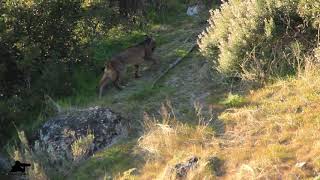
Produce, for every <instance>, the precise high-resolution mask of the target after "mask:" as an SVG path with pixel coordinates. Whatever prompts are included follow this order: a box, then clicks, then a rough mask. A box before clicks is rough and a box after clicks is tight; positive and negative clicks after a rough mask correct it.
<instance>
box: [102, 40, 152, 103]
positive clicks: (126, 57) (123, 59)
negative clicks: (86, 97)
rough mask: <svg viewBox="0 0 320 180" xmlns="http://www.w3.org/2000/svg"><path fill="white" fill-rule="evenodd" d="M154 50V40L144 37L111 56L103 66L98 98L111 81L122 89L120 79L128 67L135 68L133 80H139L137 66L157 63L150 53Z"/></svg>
mask: <svg viewBox="0 0 320 180" xmlns="http://www.w3.org/2000/svg"><path fill="white" fill-rule="evenodd" d="M155 48H156V43H155V40H154V39H153V38H151V37H149V36H146V38H145V40H144V41H142V42H140V43H139V44H137V45H135V46H132V47H130V48H128V49H126V50H124V51H123V52H120V53H119V54H117V55H115V56H113V57H112V58H111V60H110V61H108V62H107V63H106V65H105V69H104V74H103V76H102V78H101V80H100V90H99V97H101V96H102V93H103V90H104V88H105V86H106V85H107V84H108V83H109V82H110V81H111V82H112V83H113V85H114V86H115V87H116V88H118V89H119V90H121V89H122V87H121V83H122V78H123V76H124V74H125V72H126V68H127V66H128V65H133V66H134V67H135V78H139V77H140V75H139V66H140V64H142V63H143V62H145V61H152V62H153V63H155V64H158V61H157V60H155V59H154V58H152V52H153V51H154V49H155Z"/></svg>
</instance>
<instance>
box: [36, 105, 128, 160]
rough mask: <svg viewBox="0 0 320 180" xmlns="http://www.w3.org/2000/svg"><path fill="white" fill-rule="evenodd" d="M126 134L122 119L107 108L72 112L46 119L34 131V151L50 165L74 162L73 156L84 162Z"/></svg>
mask: <svg viewBox="0 0 320 180" xmlns="http://www.w3.org/2000/svg"><path fill="white" fill-rule="evenodd" d="M126 134H127V129H126V127H125V126H124V119H123V118H122V117H121V116H120V115H118V114H117V113H114V112H113V111H111V110H110V109H108V108H101V107H94V108H88V109H81V110H73V111H70V112H64V113H60V114H58V115H57V116H56V117H53V118H51V119H49V120H48V121H47V122H46V123H45V124H44V125H43V126H42V127H41V128H40V129H39V131H38V132H37V135H36V138H35V139H36V140H35V141H34V142H33V148H34V150H35V152H45V153H46V154H47V155H48V156H49V161H51V162H56V161H58V162H59V161H60V160H68V161H69V160H75V154H77V155H79V154H80V155H82V157H81V158H84V159H85V158H86V157H88V156H89V155H91V154H92V153H94V152H96V151H98V150H100V149H103V148H105V147H108V146H110V145H112V144H113V143H114V142H116V141H117V140H118V139H119V138H120V137H123V136H126ZM84 146H85V147H84ZM74 151H77V152H76V153H75V152H74ZM81 153H82V154H81Z"/></svg>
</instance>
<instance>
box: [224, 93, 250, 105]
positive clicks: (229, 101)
mask: <svg viewBox="0 0 320 180" xmlns="http://www.w3.org/2000/svg"><path fill="white" fill-rule="evenodd" d="M244 103H245V99H244V98H243V97H242V96H240V95H238V94H231V93H229V94H228V97H227V98H226V99H225V100H223V101H222V102H221V104H223V105H225V106H227V107H237V106H241V105H243V104H244Z"/></svg>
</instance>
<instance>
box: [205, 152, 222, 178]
mask: <svg viewBox="0 0 320 180" xmlns="http://www.w3.org/2000/svg"><path fill="white" fill-rule="evenodd" d="M223 164H224V162H223V160H221V159H219V158H218V157H215V156H213V157H211V158H209V159H208V166H209V168H210V169H211V170H212V171H213V174H214V175H216V176H222V175H224V173H225V171H224V168H223Z"/></svg>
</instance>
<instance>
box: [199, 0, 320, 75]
mask: <svg viewBox="0 0 320 180" xmlns="http://www.w3.org/2000/svg"><path fill="white" fill-rule="evenodd" d="M308 7H313V8H311V9H309V8H308ZM317 7H318V3H315V4H314V1H304V0H300V1H299V0H285V1H282V0H262V1H258V0H246V1H239V0H231V1H229V2H228V3H225V4H223V5H222V7H221V9H217V10H214V11H211V17H210V19H209V27H208V28H207V29H206V31H204V32H203V33H202V34H201V35H200V40H199V41H198V44H199V47H200V51H201V52H202V53H203V54H204V55H205V56H206V57H208V58H209V59H211V60H212V61H213V62H214V63H215V64H217V67H218V70H220V71H221V72H222V73H224V74H228V75H230V74H233V75H234V74H241V75H243V76H244V77H246V78H252V79H257V80H265V79H266V78H268V77H270V76H272V75H285V74H292V73H295V72H297V71H299V70H301V66H303V65H304V62H303V61H302V59H301V54H302V53H304V52H307V51H308V50H309V49H310V47H313V46H314V44H312V43H311V44H310V42H314V40H315V39H316V36H317V33H316V30H315V29H314V28H312V27H311V26H310V25H309V24H311V23H312V22H316V21H317V20H316V19H319V18H318V15H319V12H320V9H319V8H317ZM311 21H312V22H311ZM217 48H218V51H217ZM217 55H218V57H217Z"/></svg>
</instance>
